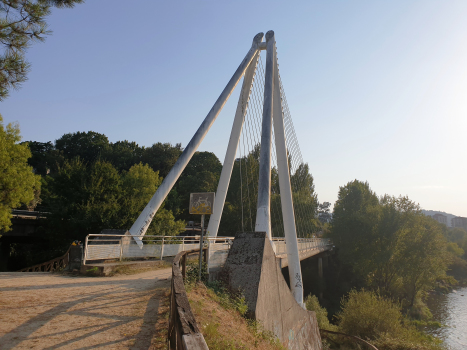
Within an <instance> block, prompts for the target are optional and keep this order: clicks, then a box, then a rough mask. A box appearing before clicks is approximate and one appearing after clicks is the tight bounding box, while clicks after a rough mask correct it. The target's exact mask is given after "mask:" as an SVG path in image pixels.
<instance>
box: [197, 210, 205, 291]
mask: <svg viewBox="0 0 467 350" xmlns="http://www.w3.org/2000/svg"><path fill="white" fill-rule="evenodd" d="M203 236H204V214H202V215H201V238H200V239H199V276H198V281H199V282H201V269H202V267H203Z"/></svg>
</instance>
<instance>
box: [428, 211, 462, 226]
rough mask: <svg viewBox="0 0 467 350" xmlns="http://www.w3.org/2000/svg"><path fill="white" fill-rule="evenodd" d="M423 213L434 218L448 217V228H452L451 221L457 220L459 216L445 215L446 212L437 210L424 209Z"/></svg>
mask: <svg viewBox="0 0 467 350" xmlns="http://www.w3.org/2000/svg"><path fill="white" fill-rule="evenodd" d="M422 213H423V214H425V215H430V216H433V215H435V214H442V215H444V216H446V217H447V218H448V219H447V221H448V227H452V226H451V219H452V218H455V217H456V216H457V215H452V214H449V213H445V212H444V211H437V210H423V209H422Z"/></svg>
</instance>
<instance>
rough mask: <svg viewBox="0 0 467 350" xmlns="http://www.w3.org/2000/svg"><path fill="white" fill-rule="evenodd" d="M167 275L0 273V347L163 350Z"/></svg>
mask: <svg viewBox="0 0 467 350" xmlns="http://www.w3.org/2000/svg"><path fill="white" fill-rule="evenodd" d="M170 277H171V269H170V268H169V269H163V270H153V271H148V272H143V273H140V274H136V275H120V276H114V277H72V276H65V275H60V274H53V273H47V272H36V273H26V272H23V273H18V272H3V273H2V272H0V349H1V350H10V349H81V350H85V349H135V350H136V349H138V350H139V349H145V350H148V349H159V348H161V349H162V348H164V345H163V343H164V339H163V337H162V336H161V334H162V333H163V331H161V330H158V329H157V328H158V326H159V327H165V324H166V317H164V316H165V315H164V313H166V312H167V306H168V303H167V295H168V292H169V290H170ZM159 333H160V334H159Z"/></svg>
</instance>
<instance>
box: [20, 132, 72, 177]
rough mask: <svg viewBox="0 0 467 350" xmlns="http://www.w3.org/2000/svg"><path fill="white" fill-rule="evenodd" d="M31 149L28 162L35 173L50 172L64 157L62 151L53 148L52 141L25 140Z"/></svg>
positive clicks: (54, 169) (44, 173) (43, 174)
mask: <svg viewBox="0 0 467 350" xmlns="http://www.w3.org/2000/svg"><path fill="white" fill-rule="evenodd" d="M26 143H27V144H28V146H29V149H30V150H31V155H32V156H31V158H29V160H28V163H29V165H30V166H32V168H33V169H34V172H35V173H36V174H39V175H41V176H45V175H47V174H49V173H50V172H55V171H57V169H58V166H60V164H62V163H63V161H64V160H65V158H64V157H63V155H62V153H61V152H60V151H58V150H56V149H55V146H54V145H53V144H52V142H50V141H49V142H36V141H27V142H26Z"/></svg>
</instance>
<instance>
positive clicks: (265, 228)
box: [255, 30, 276, 243]
mask: <svg viewBox="0 0 467 350" xmlns="http://www.w3.org/2000/svg"><path fill="white" fill-rule="evenodd" d="M275 56H276V55H275V38H274V32H273V31H272V30H270V31H269V32H267V33H266V77H265V80H264V104H263V122H262V127H261V152H260V160H259V181H258V206H257V212H256V224H255V231H256V232H266V233H267V236H268V238H269V240H270V241H271V243H272V233H271V139H272V111H273V91H274V65H275Z"/></svg>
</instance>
